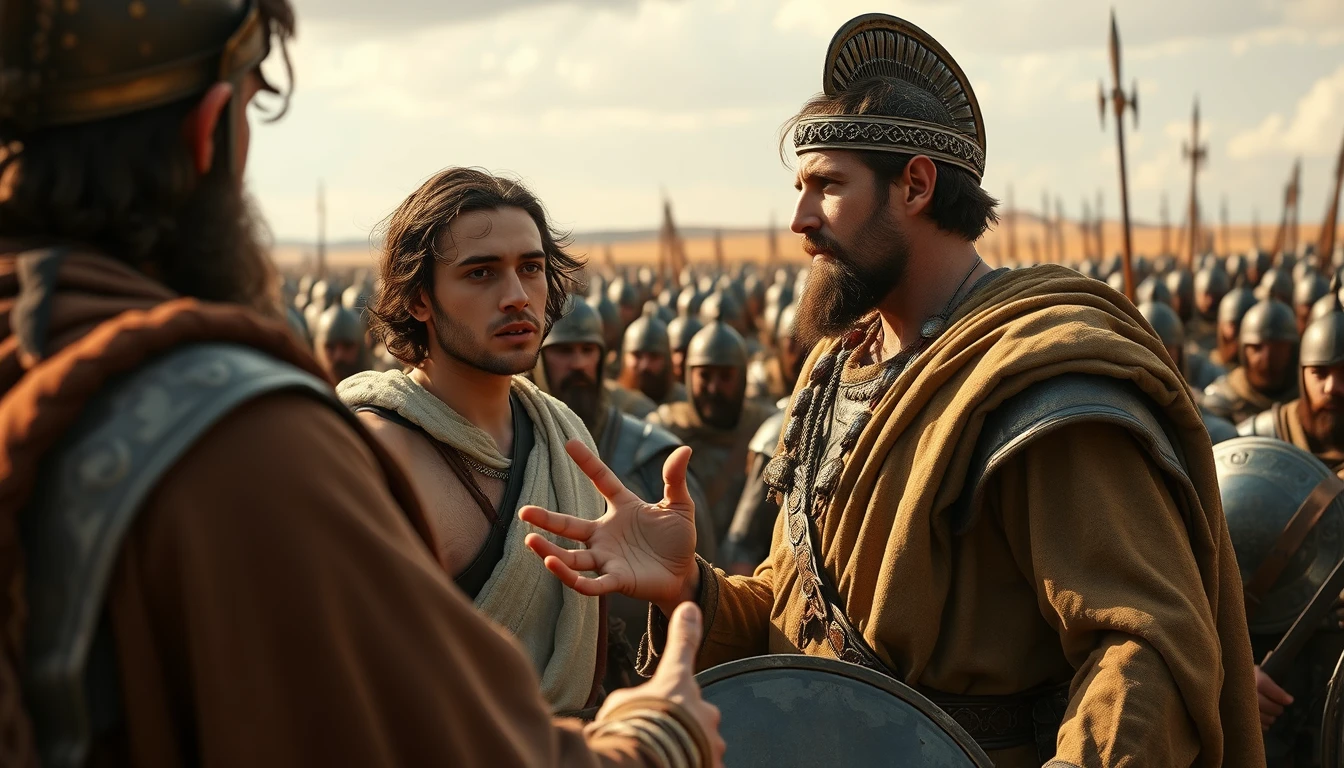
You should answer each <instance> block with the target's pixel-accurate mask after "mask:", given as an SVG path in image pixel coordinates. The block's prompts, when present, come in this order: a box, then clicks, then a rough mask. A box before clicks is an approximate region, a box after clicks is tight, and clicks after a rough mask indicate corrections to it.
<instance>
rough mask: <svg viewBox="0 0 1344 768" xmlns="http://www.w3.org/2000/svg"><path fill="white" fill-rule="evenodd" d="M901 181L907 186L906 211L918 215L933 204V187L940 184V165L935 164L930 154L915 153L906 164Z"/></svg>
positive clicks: (911, 214) (903, 200)
mask: <svg viewBox="0 0 1344 768" xmlns="http://www.w3.org/2000/svg"><path fill="white" fill-rule="evenodd" d="M901 181H902V182H904V186H905V196H904V198H903V199H902V202H903V203H904V204H905V212H906V214H908V215H910V216H917V215H919V214H921V213H923V212H924V211H925V210H926V209H927V208H928V207H929V206H930V205H932V204H933V189H934V187H935V186H937V184H938V166H936V165H934V164H933V161H932V160H930V159H929V157H928V155H915V156H914V157H912V158H910V162H908V163H906V164H905V171H904V172H902V174H901Z"/></svg>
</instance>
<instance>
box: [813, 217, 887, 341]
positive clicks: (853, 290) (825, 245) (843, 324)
mask: <svg viewBox="0 0 1344 768" xmlns="http://www.w3.org/2000/svg"><path fill="white" fill-rule="evenodd" d="M859 232H860V235H859V236H858V238H856V239H857V242H856V243H855V244H854V246H853V247H852V248H847V247H845V246H843V245H841V244H840V243H839V242H838V241H836V240H835V239H833V238H831V237H830V236H828V235H825V234H823V233H820V232H809V233H808V234H806V235H805V236H804V243H803V250H804V251H806V252H807V253H808V254H809V255H812V256H816V255H818V254H824V255H826V256H829V257H830V258H823V259H816V260H814V261H813V262H812V265H811V269H810V270H809V271H808V274H807V283H806V285H805V287H804V288H803V294H802V296H801V297H800V298H799V299H798V310H797V314H796V315H795V316H794V333H795V335H796V336H797V338H798V339H799V340H800V341H801V342H802V344H803V346H804V348H810V347H812V346H813V345H815V344H817V343H818V342H820V341H821V340H822V339H825V338H827V337H830V336H838V335H840V334H841V333H844V332H845V331H847V330H849V329H850V328H851V327H853V325H854V324H855V323H857V322H858V321H859V320H860V319H861V318H863V317H864V316H865V315H867V314H868V313H869V312H872V311H873V310H874V309H876V308H877V305H878V303H879V302H881V301H882V299H883V298H885V297H886V296H887V294H889V293H891V291H892V289H893V288H895V287H896V286H898V285H900V283H901V280H902V279H904V277H905V269H906V266H907V264H908V263H909V260H910V245H909V243H908V242H907V241H906V239H905V236H904V234H903V233H902V232H901V231H900V229H898V228H897V226H896V224H895V222H893V221H891V219H890V217H889V216H888V215H887V213H886V210H885V206H883V205H878V206H877V207H876V209H875V210H874V211H873V213H872V214H871V215H870V216H869V217H868V220H867V221H866V222H865V223H864V225H863V226H862V227H860V228H859Z"/></svg>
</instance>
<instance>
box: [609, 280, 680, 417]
mask: <svg viewBox="0 0 1344 768" xmlns="http://www.w3.org/2000/svg"><path fill="white" fill-rule="evenodd" d="M659 309H660V308H659V306H658V304H657V303H655V302H652V301H650V302H647V303H646V304H645V305H644V314H643V315H641V316H640V317H638V318H637V319H636V320H635V321H634V322H633V323H631V324H630V327H629V328H626V329H625V337H624V340H623V343H622V345H621V346H622V350H621V354H622V355H624V357H625V360H624V362H623V364H622V365H621V377H620V380H619V381H620V384H621V386H622V387H624V388H625V389H628V390H630V391H632V392H639V393H640V394H642V395H644V396H645V397H647V398H649V400H650V401H652V402H653V403H654V404H655V405H662V404H664V403H679V402H681V401H683V400H685V399H686V385H685V384H682V383H681V382H680V381H678V380H676V379H674V378H672V345H671V342H670V340H669V338H668V335H667V323H665V322H663V320H662V318H661V317H659Z"/></svg>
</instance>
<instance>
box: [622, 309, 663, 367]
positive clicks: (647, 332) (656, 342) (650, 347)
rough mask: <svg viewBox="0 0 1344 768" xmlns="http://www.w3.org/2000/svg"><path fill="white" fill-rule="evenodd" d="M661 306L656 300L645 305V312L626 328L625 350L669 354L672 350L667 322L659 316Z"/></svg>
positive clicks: (623, 345)
mask: <svg viewBox="0 0 1344 768" xmlns="http://www.w3.org/2000/svg"><path fill="white" fill-rule="evenodd" d="M659 309H660V308H659V306H658V305H657V304H656V303H654V302H652V301H651V302H648V303H647V304H645V305H644V314H642V315H640V316H639V317H637V318H635V321H634V322H633V323H631V324H630V327H629V328H626V329H625V338H624V343H623V344H622V345H621V349H622V350H624V351H625V352H652V353H654V354H657V355H669V354H671V352H672V348H671V345H670V344H669V343H668V340H667V323H664V322H663V321H662V318H660V317H659V316H658V310H659Z"/></svg>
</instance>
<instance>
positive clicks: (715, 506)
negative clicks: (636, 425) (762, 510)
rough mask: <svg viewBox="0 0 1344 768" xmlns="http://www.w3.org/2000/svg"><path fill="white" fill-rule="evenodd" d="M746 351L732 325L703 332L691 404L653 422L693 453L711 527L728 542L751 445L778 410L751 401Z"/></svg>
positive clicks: (697, 342)
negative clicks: (747, 394)
mask: <svg viewBox="0 0 1344 768" xmlns="http://www.w3.org/2000/svg"><path fill="white" fill-rule="evenodd" d="M746 372H747V349H746V344H745V342H743V340H742V336H741V334H739V333H738V332H737V331H736V330H734V329H733V328H732V327H731V326H729V325H728V324H727V323H723V322H717V321H716V322H713V323H710V324H709V325H707V326H705V327H704V328H702V329H700V331H699V332H698V333H696V334H695V337H694V338H692V339H691V343H690V346H689V347H688V348H687V350H686V391H687V400H686V401H685V402H680V403H668V404H666V405H661V406H659V407H658V411H657V412H656V413H654V414H653V415H652V416H650V417H649V421H650V422H651V423H653V424H657V425H659V426H662V427H664V428H666V429H667V430H668V431H670V432H671V433H672V434H674V435H676V436H677V437H678V438H680V440H681V441H682V442H683V443H685V444H686V445H688V446H690V447H691V451H692V453H691V471H692V472H694V473H695V474H696V476H697V477H699V478H700V479H701V480H702V482H703V483H704V488H705V496H706V499H707V501H708V504H707V506H705V507H701V508H700V510H701V513H700V515H699V516H697V519H698V518H699V517H704V518H705V519H706V520H708V521H710V523H711V527H712V529H713V531H714V540H715V541H716V542H718V541H723V540H724V537H726V536H727V535H728V526H729V525H730V524H731V523H732V520H733V511H734V510H735V509H736V507H737V501H738V499H739V498H740V497H741V496H742V488H743V487H744V485H745V482H746V471H747V445H748V443H750V441H751V438H752V435H754V434H756V430H757V429H759V428H760V426H761V423H762V422H764V421H765V420H766V419H767V418H769V417H770V415H771V414H773V413H774V412H775V409H774V408H772V407H768V406H762V405H760V404H759V403H753V402H750V401H748V400H747V399H746Z"/></svg>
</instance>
